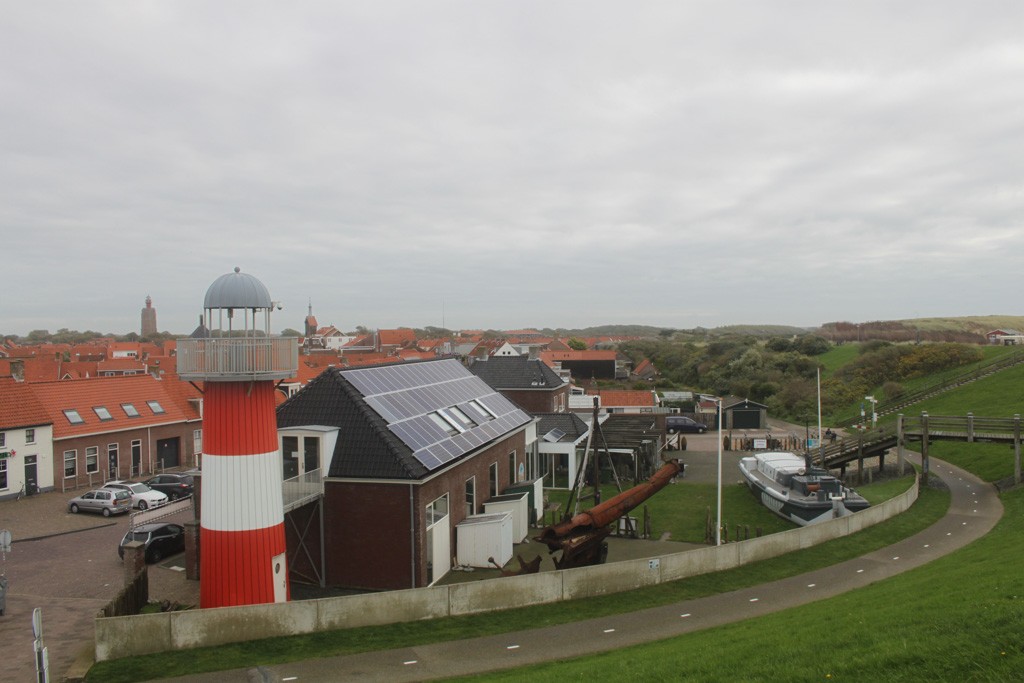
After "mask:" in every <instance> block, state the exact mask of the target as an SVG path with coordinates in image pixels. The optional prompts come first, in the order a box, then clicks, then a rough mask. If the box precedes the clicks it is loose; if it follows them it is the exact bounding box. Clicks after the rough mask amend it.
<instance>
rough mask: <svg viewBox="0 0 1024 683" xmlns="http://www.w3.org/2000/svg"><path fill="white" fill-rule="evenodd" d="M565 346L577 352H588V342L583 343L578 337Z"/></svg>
mask: <svg viewBox="0 0 1024 683" xmlns="http://www.w3.org/2000/svg"><path fill="white" fill-rule="evenodd" d="M565 344H566V346H568V347H569V348H570V349H573V350H575V351H586V350H587V342H585V341H583V340H582V339H580V338H578V337H573V338H572V339H570V340H569V341H567V342H565Z"/></svg>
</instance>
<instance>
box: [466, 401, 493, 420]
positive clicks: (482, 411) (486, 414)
mask: <svg viewBox="0 0 1024 683" xmlns="http://www.w3.org/2000/svg"><path fill="white" fill-rule="evenodd" d="M466 405H468V406H469V407H470V408H472V409H473V410H474V411H475V412H476V413H477V415H479V416H480V417H481V418H483V419H484V421H485V422H486V421H487V420H493V419H495V418H496V417H498V416H497V415H496V414H495V413H494V411H493V410H491V409H490V408H488V407H487V406H485V405H484V404H483V403H481V402H480V401H478V400H476V399H473V400H472V401H470V402H469V403H467V404H466Z"/></svg>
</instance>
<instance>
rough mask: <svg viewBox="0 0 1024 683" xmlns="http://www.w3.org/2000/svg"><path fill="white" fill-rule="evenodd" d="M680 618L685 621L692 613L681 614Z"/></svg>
mask: <svg viewBox="0 0 1024 683" xmlns="http://www.w3.org/2000/svg"><path fill="white" fill-rule="evenodd" d="M679 616H680V617H681V618H682V619H685V618H686V617H688V616H690V613H689V612H687V613H686V614H680V615H679Z"/></svg>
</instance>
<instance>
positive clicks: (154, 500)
mask: <svg viewBox="0 0 1024 683" xmlns="http://www.w3.org/2000/svg"><path fill="white" fill-rule="evenodd" d="M103 488H105V489H117V490H120V491H127V492H128V493H129V494H130V495H131V497H132V507H134V508H138V509H140V510H148V509H149V508H155V507H160V506H161V505H163V504H164V503H166V502H167V494H166V493H163V492H161V491H156V490H154V489H151V488H149V487H148V486H146V485H145V484H143V483H140V482H131V481H108V482H107V483H106V484H104V485H103Z"/></svg>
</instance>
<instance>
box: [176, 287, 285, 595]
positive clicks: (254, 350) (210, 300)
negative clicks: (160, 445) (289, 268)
mask: <svg viewBox="0 0 1024 683" xmlns="http://www.w3.org/2000/svg"><path fill="white" fill-rule="evenodd" d="M275 306H276V303H275V302H273V301H271V300H270V293H269V292H268V291H267V288H266V287H264V286H263V283H261V282H260V281H259V280H257V279H256V278H255V277H253V276H251V275H248V274H245V273H242V272H240V270H239V269H238V268H235V270H234V272H233V273H228V274H227V275H223V276H221V277H219V278H218V279H217V280H216V281H214V283H213V284H212V285H210V288H209V289H208V290H207V292H206V300H205V302H204V304H203V309H204V315H205V318H206V320H205V323H206V328H207V329H208V330H210V333H209V335H210V336H209V337H207V338H202V339H188V340H180V341H179V342H178V347H177V348H178V374H179V375H180V376H181V377H182V378H183V379H187V380H193V381H195V380H202V381H203V382H204V388H203V456H202V486H201V501H200V503H201V507H200V509H201V511H202V512H201V520H200V527H199V533H200V536H199V547H200V575H199V580H200V586H199V595H200V606H201V607H203V608H207V607H227V606H231V605H254V604H259V603H267V602H285V601H287V600H288V563H287V559H286V556H285V532H284V505H283V502H282V501H283V499H282V465H281V457H280V454H279V452H278V441H277V418H276V415H275V402H274V382H275V381H276V380H280V379H286V378H288V377H292V376H294V374H295V372H296V370H297V367H298V344H297V340H296V339H295V338H284V337H273V336H271V334H270V313H271V311H272V310H273V308H274V307H275ZM260 323H262V329H260Z"/></svg>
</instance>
